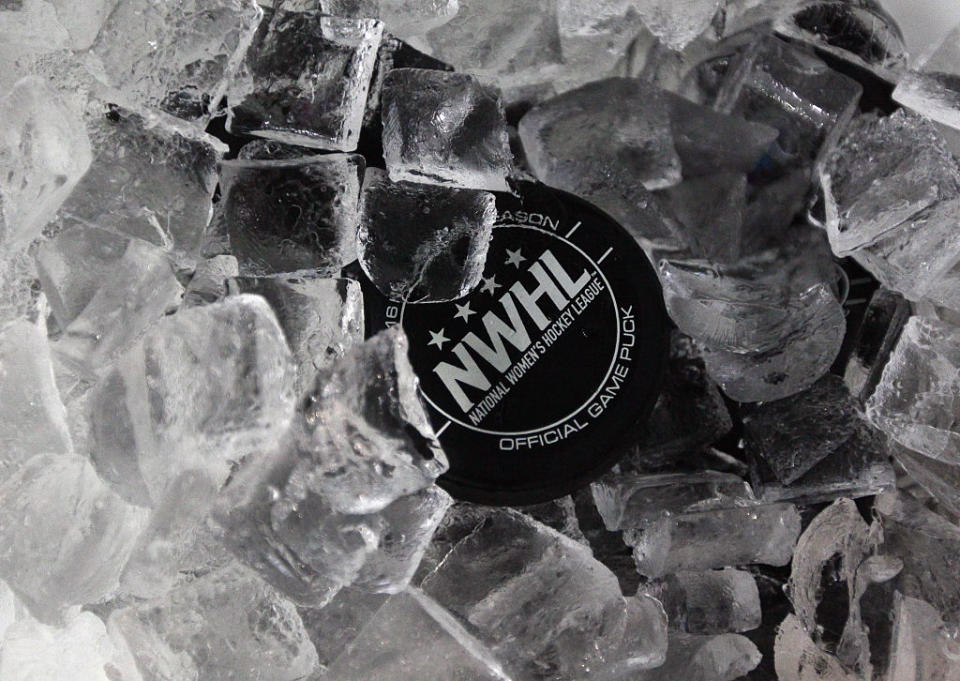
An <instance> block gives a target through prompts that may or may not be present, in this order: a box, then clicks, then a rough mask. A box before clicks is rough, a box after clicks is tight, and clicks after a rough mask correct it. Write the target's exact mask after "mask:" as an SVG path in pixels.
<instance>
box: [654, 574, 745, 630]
mask: <svg viewBox="0 0 960 681" xmlns="http://www.w3.org/2000/svg"><path fill="white" fill-rule="evenodd" d="M647 593H649V594H650V595H651V596H654V597H655V598H657V599H658V600H659V601H660V602H661V603H663V607H664V610H666V612H667V621H668V622H669V624H670V628H671V629H672V630H674V631H683V632H686V633H688V634H724V633H729V632H735V633H739V632H744V631H750V630H751V629H756V628H757V627H759V626H760V618H761V612H760V592H759V591H758V590H757V582H756V580H754V578H753V575H751V574H750V573H749V572H745V571H743V570H734V569H732V568H724V569H723V570H707V571H703V572H677V573H675V574H672V575H668V576H666V577H664V578H663V579H662V580H660V581H659V582H655V583H653V584H652V585H650V586H649V587H647Z"/></svg>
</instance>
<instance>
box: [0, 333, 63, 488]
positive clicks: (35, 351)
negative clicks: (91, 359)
mask: <svg viewBox="0 0 960 681" xmlns="http://www.w3.org/2000/svg"><path fill="white" fill-rule="evenodd" d="M0 405H2V410H0V481H3V480H4V479H6V478H7V477H9V476H10V475H11V474H12V473H13V472H14V471H15V470H16V469H17V467H18V466H19V465H20V464H21V463H23V462H25V461H27V460H28V459H30V458H31V457H33V456H35V455H37V454H61V453H62V454H66V453H70V452H72V451H73V444H72V443H71V441H70V433H69V431H68V429H67V412H66V409H64V407H63V403H62V402H61V401H60V395H59V393H58V392H57V386H56V383H55V382H54V378H53V364H52V363H51V359H50V346H49V345H48V344H47V337H46V334H44V333H43V332H42V331H40V329H39V328H38V327H37V326H36V325H35V324H31V323H29V322H26V321H17V322H12V323H10V324H8V325H6V326H3V327H0Z"/></svg>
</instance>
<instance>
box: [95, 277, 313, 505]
mask: <svg viewBox="0 0 960 681" xmlns="http://www.w3.org/2000/svg"><path fill="white" fill-rule="evenodd" d="M292 384H293V371H292V366H291V362H290V351H289V350H288V348H287V345H286V342H285V341H284V338H283V332H282V331H281V330H280V327H279V325H278V324H277V321H276V317H275V316H274V314H273V312H272V311H271V310H270V307H269V306H268V305H267V303H266V302H265V301H264V300H263V299H262V298H260V297H258V296H250V295H243V296H236V297H230V298H227V299H226V300H225V301H223V302H221V303H215V304H212V305H206V306H202V307H191V308H186V309H181V310H180V311H179V312H177V313H176V314H175V315H171V316H168V317H165V318H163V319H162V320H161V321H160V322H158V323H157V324H156V325H155V326H154V327H153V328H152V329H151V330H150V331H149V332H148V333H147V334H146V336H145V337H144V338H143V339H142V341H140V342H139V343H137V345H135V346H134V347H133V348H131V350H130V351H129V352H128V353H126V354H125V355H124V356H123V358H122V359H121V360H120V361H119V362H118V363H117V364H116V366H115V367H114V368H113V369H112V370H111V371H110V372H109V373H107V374H106V375H105V376H104V378H103V379H102V380H101V381H100V383H99V384H98V385H97V386H95V387H94V389H93V393H92V394H91V396H90V398H89V409H90V411H89V414H90V422H91V424H92V441H91V452H90V454H91V456H92V457H93V460H94V463H95V465H96V466H97V469H98V471H99V472H100V474H101V475H102V476H103V477H104V479H106V480H108V481H109V482H110V483H111V484H112V485H114V486H115V487H116V488H117V489H118V491H121V493H122V494H123V495H124V496H125V497H127V498H129V499H131V500H135V501H136V502H137V503H140V504H144V505H152V503H154V502H156V501H158V500H159V499H160V498H161V497H162V496H163V493H164V490H165V488H166V486H167V485H168V484H169V483H170V482H171V481H172V480H173V479H174V478H175V477H176V476H177V475H179V474H180V473H181V472H183V471H186V470H190V469H193V468H196V469H198V470H203V471H206V472H208V473H209V475H210V477H211V479H212V480H213V481H214V484H215V485H220V484H222V483H223V482H224V481H225V480H226V479H227V476H228V474H229V473H230V469H231V466H232V465H233V464H234V463H236V462H237V461H239V460H240V458H241V457H242V456H243V455H245V454H247V453H248V452H250V451H256V450H257V449H260V448H266V447H269V446H270V445H271V444H273V442H274V441H275V440H276V439H277V438H279V436H280V435H281V434H282V433H283V432H284V430H285V429H286V427H287V425H288V424H289V423H290V419H291V418H292V416H293V405H294V393H293V389H292V388H293V385H292Z"/></svg>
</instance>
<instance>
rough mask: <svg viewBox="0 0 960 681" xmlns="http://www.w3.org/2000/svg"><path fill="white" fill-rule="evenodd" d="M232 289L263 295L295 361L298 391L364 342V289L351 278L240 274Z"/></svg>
mask: <svg viewBox="0 0 960 681" xmlns="http://www.w3.org/2000/svg"><path fill="white" fill-rule="evenodd" d="M228 287H229V290H230V292H231V293H251V294H255V295H259V296H262V297H263V298H264V299H265V300H266V301H267V302H268V303H269V304H270V307H272V308H273V311H274V312H275V313H276V315H277V321H279V322H280V328H282V329H283V333H284V335H285V336H286V338H287V344H288V345H289V346H290V349H291V351H292V352H293V359H294V362H295V364H296V375H297V393H298V394H299V393H301V392H303V390H305V389H306V388H308V387H310V385H311V384H312V383H313V380H314V377H315V375H316V373H317V371H319V370H320V369H325V368H326V367H329V366H330V365H331V364H333V363H334V362H336V361H337V360H338V359H339V358H340V357H342V356H343V354H344V353H345V352H346V351H347V350H348V349H349V348H350V347H352V346H354V345H358V344H359V343H361V342H363V332H364V325H363V293H362V292H361V291H360V284H359V283H357V282H356V281H353V280H351V279H319V278H316V279H312V278H306V277H283V276H274V277H239V278H234V279H231V280H230V281H229V284H228Z"/></svg>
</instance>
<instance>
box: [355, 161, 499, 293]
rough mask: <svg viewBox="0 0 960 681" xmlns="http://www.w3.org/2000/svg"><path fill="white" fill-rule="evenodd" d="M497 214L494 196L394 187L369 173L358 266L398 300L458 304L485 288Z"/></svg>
mask: <svg viewBox="0 0 960 681" xmlns="http://www.w3.org/2000/svg"><path fill="white" fill-rule="evenodd" d="M496 215H497V213H496V206H495V201H494V197H493V195H492V194H490V193H488V192H484V191H478V190H474V189H452V188H447V187H435V186H431V185H423V184H413V183H410V182H397V183H394V182H390V180H389V179H387V176H386V173H384V172H383V171H379V170H376V169H373V168H371V169H368V171H367V174H366V177H365V178H364V184H363V193H362V195H361V198H360V230H359V232H358V234H357V250H358V256H359V261H360V266H361V267H362V268H363V271H364V272H365V273H366V275H367V276H368V277H369V278H370V280H371V281H372V282H373V283H374V284H375V285H376V287H377V288H378V289H379V290H380V291H381V292H382V293H383V294H384V295H386V296H389V297H391V298H393V299H403V300H411V301H413V302H437V301H443V300H455V299H457V298H460V297H461V296H463V295H465V294H467V293H468V292H469V291H471V290H472V289H473V288H475V287H476V286H477V285H478V284H479V283H480V279H481V277H482V276H483V268H484V265H485V263H486V258H487V249H488V247H489V245H490V239H491V237H492V235H493V223H494V220H495V219H496Z"/></svg>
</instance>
